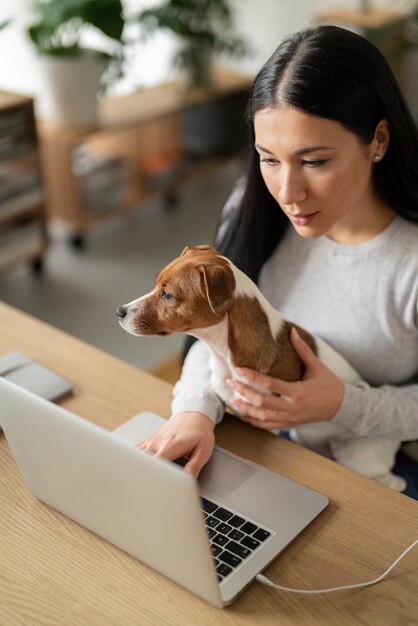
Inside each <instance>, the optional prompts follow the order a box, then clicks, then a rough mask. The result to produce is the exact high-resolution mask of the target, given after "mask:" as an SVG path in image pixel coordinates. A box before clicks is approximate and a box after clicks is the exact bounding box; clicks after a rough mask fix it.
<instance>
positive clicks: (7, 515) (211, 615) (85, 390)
mask: <svg viewBox="0 0 418 626" xmlns="http://www.w3.org/2000/svg"><path fill="white" fill-rule="evenodd" d="M0 328H1V332H0V354H3V353H5V352H8V351H10V350H20V351H21V352H23V353H25V354H26V355H28V356H29V357H31V358H33V359H36V360H37V361H39V362H40V363H42V364H44V365H46V366H48V367H50V368H52V369H54V370H55V371H57V372H58V373H59V374H62V375H63V376H66V377H67V378H69V379H70V380H71V381H72V382H73V384H74V388H75V393H74V395H73V396H72V397H70V398H68V399H66V400H65V401H63V405H65V407H67V408H68V409H70V410H72V411H75V412H77V413H79V414H80V415H82V416H83V417H85V418H87V419H90V420H92V421H94V422H96V423H97V424H101V425H102V426H104V427H106V428H109V429H112V428H114V427H116V426H118V425H120V424H121V423H122V422H124V421H125V420H127V419H128V418H130V417H131V416H132V415H134V414H135V413H137V412H139V411H141V410H143V409H152V410H154V411H157V412H159V413H161V414H162V415H165V416H168V415H169V404H170V397H171V387H170V385H168V384H167V383H164V382H162V381H160V380H159V379H157V378H154V377H153V376H151V375H149V374H147V373H145V372H142V371H140V370H138V369H136V368H134V367H132V366H130V365H127V364H125V363H123V362H121V361H119V360H117V359H115V358H113V357H111V356H109V355H107V354H104V353H103V352H101V351H99V350H97V349H96V348H93V347H91V346H89V345H87V344H85V343H83V342H82V341H79V340H78V339H75V338H73V337H71V336H69V335H66V334H64V333H62V332H61V331H58V330H56V329H54V328H52V327H50V326H48V325H46V324H44V323H41V322H39V321H37V320H35V319H34V318H31V317H29V316H27V315H25V314H23V313H21V312H18V311H17V310H15V309H13V308H11V307H9V306H6V305H3V304H1V303H0ZM217 438H218V441H219V443H220V444H221V445H222V446H224V447H226V448H229V449H230V450H232V451H233V452H235V453H237V454H240V455H242V456H244V457H248V458H251V459H253V460H254V461H258V462H263V463H264V464H265V465H268V466H269V467H271V468H273V469H275V470H278V471H280V472H282V473H283V474H285V475H287V476H289V477H291V478H294V479H296V480H298V481H300V482H301V483H304V484H305V485H308V486H309V487H312V488H314V489H317V490H318V491H321V492H323V493H325V494H326V495H327V496H328V497H329V498H330V500H331V503H330V505H329V507H328V508H327V509H326V510H325V511H324V512H323V513H321V515H320V516H319V517H318V518H317V519H316V520H314V522H313V523H312V524H311V525H310V526H309V527H308V528H307V529H306V530H305V531H304V532H303V533H302V534H301V535H300V537H298V539H297V540H296V541H295V542H294V543H293V544H292V545H290V546H289V547H288V548H287V549H286V550H285V551H284V552H283V554H282V555H280V556H279V557H278V558H277V559H276V561H275V562H274V563H273V564H272V565H271V566H270V567H269V568H268V570H267V571H266V574H267V576H269V577H270V578H272V579H273V580H274V581H277V582H280V583H281V584H284V585H289V586H296V587H311V588H314V587H328V586H335V585H338V584H350V583H355V582H361V581H364V580H368V579H371V578H374V577H376V576H377V575H379V574H380V573H381V572H382V571H383V570H385V569H386V568H387V566H388V565H389V564H390V563H391V562H392V561H394V559H395V558H396V557H397V556H398V555H399V554H400V553H401V552H402V551H403V550H404V548H406V547H407V546H408V545H409V544H410V543H412V541H413V540H414V539H416V538H417V536H418V506H417V503H416V502H415V501H413V500H411V499H409V498H407V497H405V496H402V495H400V494H398V493H394V492H392V491H391V490H389V489H388V488H386V487H383V486H381V485H378V484H376V483H373V482H372V481H369V480H367V479H365V478H362V477H360V476H358V475H357V474H354V473H353V472H350V471H349V470H346V469H344V468H342V467H339V466H337V465H336V464H334V463H332V462H331V461H328V460H327V459H324V458H322V457H320V456H318V455H316V454H314V453H312V452H309V451H308V450H305V449H303V448H301V447H299V446H297V445H295V444H293V443H291V442H289V441H286V440H283V439H278V438H276V437H274V436H272V435H269V434H267V433H263V432H261V431H256V430H254V429H252V428H250V427H248V426H246V425H244V424H239V423H238V422H237V421H235V420H233V419H227V420H226V421H225V423H223V424H222V425H221V426H220V427H219V428H218V429H217ZM284 506H285V503H284ZM417 590H418V553H417V551H413V552H412V553H409V554H408V555H407V557H406V558H405V559H404V560H403V561H402V562H401V563H400V564H399V566H398V567H397V568H396V569H395V571H393V572H392V573H391V574H390V576H389V578H388V579H387V580H385V581H383V582H382V583H380V584H378V585H376V586H373V587H369V588H366V589H362V590H354V591H346V592H342V593H341V592H340V593H334V594H328V595H324V596H297V595H293V594H288V593H281V592H278V591H275V590H273V589H268V588H266V587H263V586H261V585H260V584H259V583H257V582H256V583H254V584H253V585H252V586H251V587H250V588H249V589H248V590H247V591H246V592H245V593H244V594H243V595H242V596H241V597H240V598H239V599H238V600H237V601H236V602H235V603H234V604H233V605H232V606H230V607H228V608H227V609H224V610H220V609H215V608H213V607H211V606H210V605H208V604H207V603H205V602H204V601H203V600H200V599H199V598H197V597H195V596H194V595H192V594H191V593H189V592H188V591H186V590H183V589H182V588H181V587H179V586H177V585H176V584H174V583H172V582H171V581H170V580H167V579H165V578H164V577H163V576H161V575H160V574H158V573H156V572H154V571H153V570H151V569H150V568H148V567H146V566H144V565H142V564H141V563H139V562H138V561H137V560H135V559H134V558H132V557H130V556H128V555H126V554H125V553H123V552H122V551H120V550H118V549H117V548H115V547H113V546H112V545H110V544H109V543H107V542H105V541H103V540H102V539H100V538H99V537H97V536H95V535H94V534H92V533H90V532H89V531H87V530H85V529H84V528H82V527H80V526H78V525H77V524H76V523H74V522H72V521H71V520H69V519H67V518H65V517H63V516H62V515H60V514H59V513H57V512H56V511H54V510H53V509H50V508H49V507H47V506H46V505H44V504H42V503H41V502H39V501H37V500H35V499H34V498H33V497H32V496H31V495H30V494H29V493H28V492H27V490H26V488H25V486H24V485H23V483H22V480H21V478H20V475H19V473H18V471H17V469H16V465H15V462H14V460H13V457H12V455H11V452H10V450H9V447H8V445H7V442H6V440H5V438H4V436H1V437H0V624H1V626H18V625H19V626H22V625H25V626H40V625H46V624H48V625H52V624H53V625H54V626H102V625H103V626H108V625H115V626H116V625H117V626H129V625H135V626H137V625H146V626H148V625H151V624H152V625H156V626H160V625H166V624H170V625H175V624H181V625H182V626H184V625H186V626H187V625H193V626H195V625H196V624H199V625H208V626H209V625H213V624H222V626H224V625H226V626H228V625H238V624H239V625H248V626H254V624H258V625H260V626H261V625H270V624H271V625H273V624H274V625H276V626H277V625H278V624H280V625H284V626H287V625H293V626H304V625H308V626H315V625H318V626H319V625H320V626H324V625H325V626H336V625H338V626H344V625H346V624H364V625H367V626H374V625H376V626H384V625H387V626H393V625H395V624H412V623H416V619H417V615H418V594H417Z"/></svg>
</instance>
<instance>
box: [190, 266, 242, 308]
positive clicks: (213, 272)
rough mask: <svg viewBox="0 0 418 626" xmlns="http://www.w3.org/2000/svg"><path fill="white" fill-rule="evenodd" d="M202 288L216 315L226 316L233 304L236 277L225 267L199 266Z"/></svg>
mask: <svg viewBox="0 0 418 626" xmlns="http://www.w3.org/2000/svg"><path fill="white" fill-rule="evenodd" d="M197 269H198V271H199V273H200V286H201V289H202V292H203V293H204V295H205V297H206V299H207V301H208V302H209V306H210V308H211V309H212V311H213V312H214V313H215V315H219V316H222V315H225V313H226V312H227V310H228V309H229V307H230V306H231V304H232V301H233V293H234V289H235V279H234V275H233V273H232V272H231V270H230V269H229V267H224V266H223V265H199V267H198V268H197Z"/></svg>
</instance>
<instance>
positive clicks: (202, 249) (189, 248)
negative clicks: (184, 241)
mask: <svg viewBox="0 0 418 626" xmlns="http://www.w3.org/2000/svg"><path fill="white" fill-rule="evenodd" d="M199 251H200V252H213V254H217V252H216V250H215V248H212V246H207V245H203V246H186V247H185V248H184V250H183V252H182V253H181V255H180V256H184V255H185V254H187V253H188V252H199Z"/></svg>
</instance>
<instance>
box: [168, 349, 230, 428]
mask: <svg viewBox="0 0 418 626" xmlns="http://www.w3.org/2000/svg"><path fill="white" fill-rule="evenodd" d="M224 410H225V404H224V403H223V402H222V400H221V399H220V398H219V396H217V395H216V393H215V392H214V391H213V390H212V388H211V386H210V368H209V352H208V350H207V348H206V346H205V344H204V343H202V342H201V341H196V343H194V344H193V345H192V347H191V348H190V350H189V352H188V353H187V356H186V359H185V361H184V365H183V369H182V372H181V377H180V380H179V381H178V382H177V383H176V385H175V387H174V391H173V402H172V405H171V411H172V414H173V415H176V414H177V413H184V412H185V411H198V412H199V413H203V414H204V415H206V416H207V417H208V418H209V419H210V420H211V421H212V422H213V423H214V424H219V422H220V421H221V420H222V418H223V415H224Z"/></svg>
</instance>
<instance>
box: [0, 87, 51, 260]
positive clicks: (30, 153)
mask: <svg viewBox="0 0 418 626" xmlns="http://www.w3.org/2000/svg"><path fill="white" fill-rule="evenodd" d="M46 245H47V236H46V228H45V214H44V195H43V184H42V174H41V165H40V158H39V151H38V139H37V133H36V125H35V118H34V107H33V101H32V99H30V98H27V97H24V96H19V95H16V94H12V93H8V92H4V91H0V272H3V271H5V270H7V269H10V268H11V267H13V266H14V265H16V264H17V263H20V262H24V261H27V262H30V263H32V264H33V266H34V268H36V269H40V267H41V263H42V255H43V252H44V250H45V248H46Z"/></svg>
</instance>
